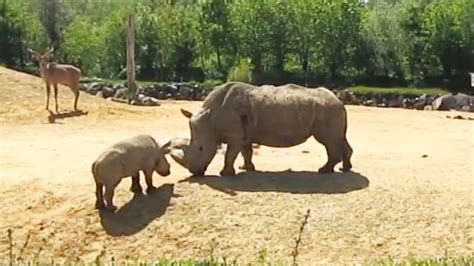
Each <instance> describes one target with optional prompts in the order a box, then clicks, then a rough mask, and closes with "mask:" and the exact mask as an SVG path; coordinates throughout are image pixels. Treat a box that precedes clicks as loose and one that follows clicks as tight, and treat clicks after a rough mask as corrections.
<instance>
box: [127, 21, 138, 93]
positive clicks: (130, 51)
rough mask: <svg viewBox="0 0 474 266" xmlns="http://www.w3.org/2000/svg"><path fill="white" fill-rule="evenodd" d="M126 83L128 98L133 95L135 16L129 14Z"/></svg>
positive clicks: (134, 84)
mask: <svg viewBox="0 0 474 266" xmlns="http://www.w3.org/2000/svg"><path fill="white" fill-rule="evenodd" d="M127 21H128V24H127V85H128V91H129V92H130V94H129V100H132V99H133V98H134V97H135V92H136V83H135V16H134V15H133V14H129V15H128V17H127Z"/></svg>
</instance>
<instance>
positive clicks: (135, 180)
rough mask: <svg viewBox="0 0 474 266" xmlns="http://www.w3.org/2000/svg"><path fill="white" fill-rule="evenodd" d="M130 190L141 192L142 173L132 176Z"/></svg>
mask: <svg viewBox="0 0 474 266" xmlns="http://www.w3.org/2000/svg"><path fill="white" fill-rule="evenodd" d="M130 191H132V192H133V193H141V192H142V187H141V186H140V173H139V172H137V173H135V174H134V175H133V176H132V185H131V186H130Z"/></svg>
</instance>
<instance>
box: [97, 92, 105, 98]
mask: <svg viewBox="0 0 474 266" xmlns="http://www.w3.org/2000/svg"><path fill="white" fill-rule="evenodd" d="M95 96H97V97H101V98H104V94H103V93H102V91H98V92H97V93H96V94H95Z"/></svg>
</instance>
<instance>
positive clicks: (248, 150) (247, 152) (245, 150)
mask: <svg viewBox="0 0 474 266" xmlns="http://www.w3.org/2000/svg"><path fill="white" fill-rule="evenodd" d="M241 153H242V157H243V158H244V164H243V165H242V166H240V167H239V168H240V169H243V170H246V171H255V165H254V164H253V163H252V156H253V148H252V144H248V145H245V146H244V147H242V149H241Z"/></svg>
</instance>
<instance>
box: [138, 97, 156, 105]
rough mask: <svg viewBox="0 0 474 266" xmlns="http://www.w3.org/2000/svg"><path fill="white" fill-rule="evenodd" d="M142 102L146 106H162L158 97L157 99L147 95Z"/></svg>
mask: <svg viewBox="0 0 474 266" xmlns="http://www.w3.org/2000/svg"><path fill="white" fill-rule="evenodd" d="M141 103H142V105H144V106H160V105H161V103H160V101H159V100H158V99H155V98H153V97H150V96H145V98H143V100H142V102H141Z"/></svg>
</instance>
